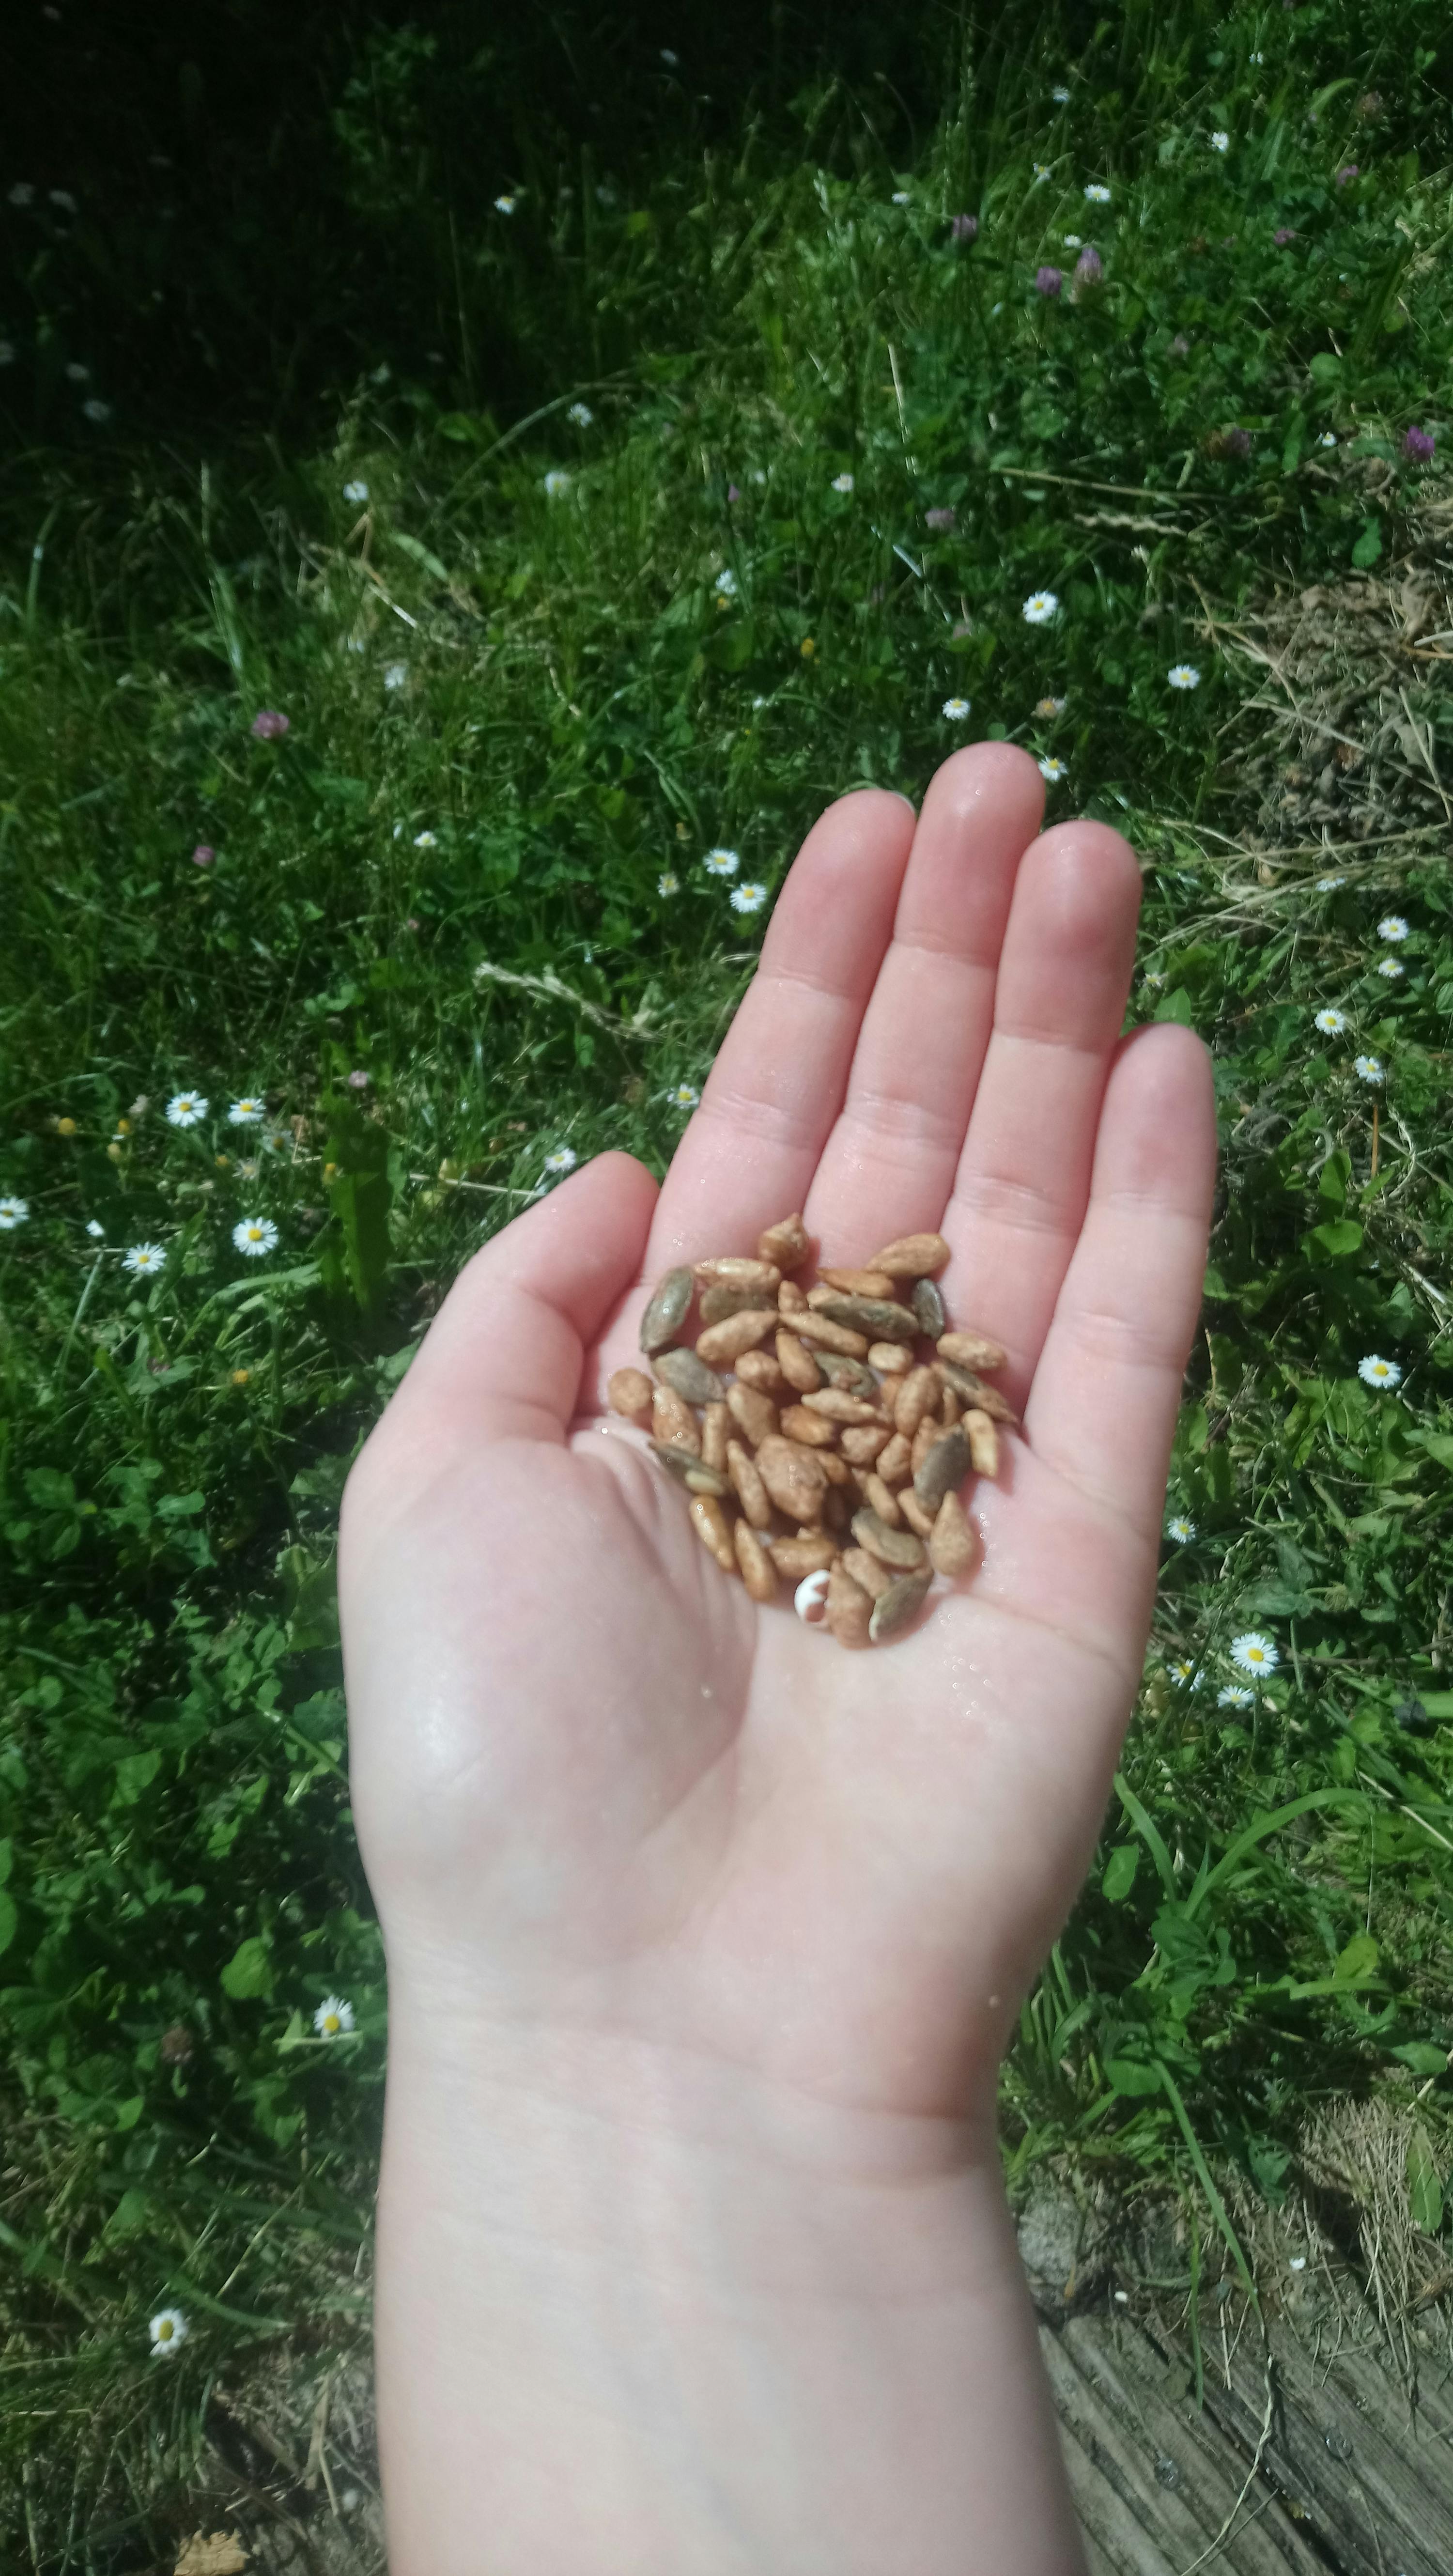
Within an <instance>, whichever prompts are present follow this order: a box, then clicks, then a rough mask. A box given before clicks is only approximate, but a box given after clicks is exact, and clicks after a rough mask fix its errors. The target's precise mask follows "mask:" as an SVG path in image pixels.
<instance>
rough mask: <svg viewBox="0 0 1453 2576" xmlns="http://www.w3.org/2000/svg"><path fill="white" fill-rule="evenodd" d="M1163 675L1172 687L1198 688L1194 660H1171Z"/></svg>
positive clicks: (1199, 676)
mask: <svg viewBox="0 0 1453 2576" xmlns="http://www.w3.org/2000/svg"><path fill="white" fill-rule="evenodd" d="M1165 676H1166V678H1167V679H1168V680H1169V682H1170V684H1171V687H1172V688H1173V689H1198V688H1199V687H1200V685H1201V675H1200V672H1199V671H1198V670H1197V669H1196V666H1195V664H1194V662H1172V664H1171V666H1170V669H1169V670H1168V671H1167V673H1166V675H1165Z"/></svg>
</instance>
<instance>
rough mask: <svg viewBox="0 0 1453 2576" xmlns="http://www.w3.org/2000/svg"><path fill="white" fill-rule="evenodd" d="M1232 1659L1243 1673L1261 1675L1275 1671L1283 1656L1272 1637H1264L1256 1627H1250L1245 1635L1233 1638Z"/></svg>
mask: <svg viewBox="0 0 1453 2576" xmlns="http://www.w3.org/2000/svg"><path fill="white" fill-rule="evenodd" d="M1231 1661H1232V1663H1233V1664H1235V1665H1237V1666H1238V1667H1239V1669H1240V1670H1241V1671H1242V1672H1243V1673H1251V1674H1252V1675H1254V1676H1257V1677H1259V1676H1260V1675H1261V1674H1262V1673H1274V1672H1275V1671H1276V1668H1277V1665H1278V1664H1279V1663H1280V1662H1281V1656H1280V1655H1279V1653H1278V1652H1277V1649H1276V1647H1275V1646H1274V1645H1273V1643H1272V1641H1271V1639H1270V1637H1263V1636H1261V1635H1260V1634H1259V1633H1258V1631H1257V1630H1256V1629H1255V1628H1248V1629H1247V1630H1246V1631H1245V1633H1244V1635H1242V1636H1240V1637H1233V1638H1232V1640H1231Z"/></svg>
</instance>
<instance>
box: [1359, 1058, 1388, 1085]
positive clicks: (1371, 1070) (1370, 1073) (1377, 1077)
mask: <svg viewBox="0 0 1453 2576" xmlns="http://www.w3.org/2000/svg"><path fill="white" fill-rule="evenodd" d="M1352 1070H1353V1072H1354V1073H1355V1074H1356V1076H1357V1079H1358V1081H1359V1082H1381V1080H1382V1059H1381V1057H1380V1056H1375V1055H1359V1056H1354V1057H1353V1060H1352Z"/></svg>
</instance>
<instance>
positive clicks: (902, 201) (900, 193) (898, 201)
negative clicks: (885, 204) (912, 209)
mask: <svg viewBox="0 0 1453 2576" xmlns="http://www.w3.org/2000/svg"><path fill="white" fill-rule="evenodd" d="M893 203H894V205H895V206H906V205H907V203H908V191H907V189H906V188H895V189H894V191H893Z"/></svg>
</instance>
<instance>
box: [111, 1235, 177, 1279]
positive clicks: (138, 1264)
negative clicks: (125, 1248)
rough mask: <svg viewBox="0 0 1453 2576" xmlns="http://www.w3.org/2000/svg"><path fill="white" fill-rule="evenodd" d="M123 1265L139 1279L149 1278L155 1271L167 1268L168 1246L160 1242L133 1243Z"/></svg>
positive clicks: (123, 1267) (124, 1268)
mask: <svg viewBox="0 0 1453 2576" xmlns="http://www.w3.org/2000/svg"><path fill="white" fill-rule="evenodd" d="M121 1267H122V1269H123V1270H130V1271H131V1272H133V1274H134V1275H135V1277H136V1278H138V1279H149V1278H151V1276H152V1274H153V1272H154V1271H157V1270H165V1268H166V1247H165V1245H164V1244H160V1243H133V1245H132V1247H131V1250H130V1251H129V1252H128V1253H127V1255H126V1258H125V1260H124V1261H123V1262H122V1264H121Z"/></svg>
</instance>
